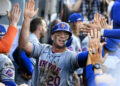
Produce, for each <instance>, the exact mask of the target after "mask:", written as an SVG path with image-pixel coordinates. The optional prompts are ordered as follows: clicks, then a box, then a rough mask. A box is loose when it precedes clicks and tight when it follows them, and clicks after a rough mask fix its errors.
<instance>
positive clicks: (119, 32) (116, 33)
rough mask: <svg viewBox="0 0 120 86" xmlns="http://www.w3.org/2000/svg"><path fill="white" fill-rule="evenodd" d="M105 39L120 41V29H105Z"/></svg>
mask: <svg viewBox="0 0 120 86" xmlns="http://www.w3.org/2000/svg"><path fill="white" fill-rule="evenodd" d="M103 36H104V37H108V38H114V39H120V29H114V30H108V29H104V34H103Z"/></svg>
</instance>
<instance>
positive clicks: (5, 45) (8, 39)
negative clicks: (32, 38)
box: [0, 26, 17, 53]
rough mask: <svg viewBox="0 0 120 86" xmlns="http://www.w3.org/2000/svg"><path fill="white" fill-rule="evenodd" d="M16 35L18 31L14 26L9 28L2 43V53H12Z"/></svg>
mask: <svg viewBox="0 0 120 86" xmlns="http://www.w3.org/2000/svg"><path fill="white" fill-rule="evenodd" d="M16 34H17V29H16V28H15V27H14V26H9V27H8V31H7V33H6V34H5V36H4V37H3V39H1V41H0V45H1V46H0V53H8V52H9V51H10V49H11V47H12V44H13V41H14V39H15V37H16Z"/></svg>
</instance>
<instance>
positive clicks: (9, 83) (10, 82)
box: [3, 81, 16, 86]
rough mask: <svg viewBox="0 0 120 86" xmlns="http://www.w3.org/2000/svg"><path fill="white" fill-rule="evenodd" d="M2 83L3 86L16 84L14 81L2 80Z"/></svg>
mask: <svg viewBox="0 0 120 86" xmlns="http://www.w3.org/2000/svg"><path fill="white" fill-rule="evenodd" d="M3 83H4V84H5V86H16V83H15V82H14V81H4V82H3Z"/></svg>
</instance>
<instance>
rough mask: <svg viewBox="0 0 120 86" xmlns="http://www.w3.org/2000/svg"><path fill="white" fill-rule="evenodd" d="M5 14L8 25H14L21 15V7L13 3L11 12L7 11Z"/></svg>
mask: <svg viewBox="0 0 120 86" xmlns="http://www.w3.org/2000/svg"><path fill="white" fill-rule="evenodd" d="M7 15H8V20H9V22H10V25H12V26H15V27H16V26H17V23H18V22H19V19H20V15H21V9H20V7H19V4H15V5H14V7H13V9H12V12H11V13H10V12H8V11H7Z"/></svg>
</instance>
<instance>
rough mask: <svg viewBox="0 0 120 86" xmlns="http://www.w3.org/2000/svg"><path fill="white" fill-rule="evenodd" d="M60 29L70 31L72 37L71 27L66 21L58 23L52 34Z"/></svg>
mask: <svg viewBox="0 0 120 86" xmlns="http://www.w3.org/2000/svg"><path fill="white" fill-rule="evenodd" d="M58 31H65V32H68V33H69V35H70V37H71V35H72V33H71V28H70V26H69V24H68V23H65V22H60V23H57V24H56V25H55V26H54V27H53V29H52V34H53V33H55V32H58Z"/></svg>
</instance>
